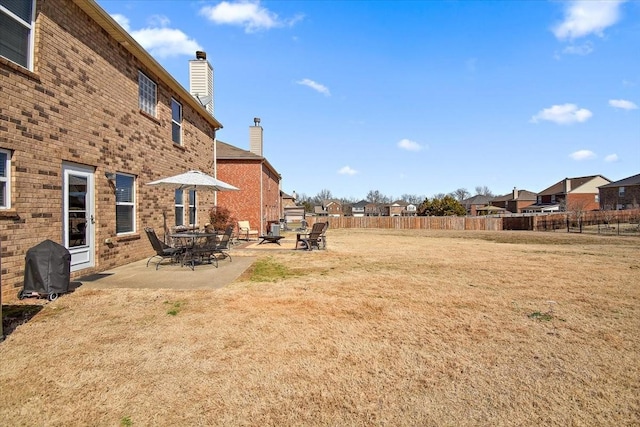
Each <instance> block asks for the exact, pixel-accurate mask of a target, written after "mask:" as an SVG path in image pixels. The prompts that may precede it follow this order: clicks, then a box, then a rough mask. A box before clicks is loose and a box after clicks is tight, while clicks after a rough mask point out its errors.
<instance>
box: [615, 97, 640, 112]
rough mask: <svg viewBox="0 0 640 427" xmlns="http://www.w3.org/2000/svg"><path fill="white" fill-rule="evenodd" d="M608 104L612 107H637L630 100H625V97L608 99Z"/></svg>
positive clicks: (626, 108)
mask: <svg viewBox="0 0 640 427" xmlns="http://www.w3.org/2000/svg"><path fill="white" fill-rule="evenodd" d="M609 105H611V106H612V107H614V108H622V109H623V110H637V109H638V106H637V105H636V104H635V103H633V102H631V101H627V100H626V99H610V100H609Z"/></svg>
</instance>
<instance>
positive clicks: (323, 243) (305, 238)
mask: <svg viewBox="0 0 640 427" xmlns="http://www.w3.org/2000/svg"><path fill="white" fill-rule="evenodd" d="M327 228H329V223H328V222H316V223H315V224H313V227H311V231H310V232H309V233H298V234H297V235H296V249H298V243H301V244H302V245H303V247H302V249H306V250H308V251H310V250H313V248H317V249H326V248H327V237H326V236H325V232H326V231H327Z"/></svg>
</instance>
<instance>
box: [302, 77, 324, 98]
mask: <svg viewBox="0 0 640 427" xmlns="http://www.w3.org/2000/svg"><path fill="white" fill-rule="evenodd" d="M296 83H297V84H299V85H302V86H308V87H310V88H311V89H313V90H315V91H316V92H319V93H321V94H323V95H325V96H331V93H330V92H329V88H327V87H326V86H325V85H322V84H320V83H318V82H314V81H313V80H311V79H302V80H299V81H297V82H296Z"/></svg>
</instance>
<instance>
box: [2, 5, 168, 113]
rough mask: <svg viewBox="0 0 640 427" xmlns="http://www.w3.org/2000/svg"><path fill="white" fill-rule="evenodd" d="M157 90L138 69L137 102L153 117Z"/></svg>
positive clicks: (154, 84)
mask: <svg viewBox="0 0 640 427" xmlns="http://www.w3.org/2000/svg"><path fill="white" fill-rule="evenodd" d="M0 1H4V0H0ZM157 91H158V88H157V85H156V83H155V82H154V81H153V80H151V79H150V78H149V77H147V76H146V75H145V74H144V73H143V72H142V71H139V72H138V104H139V106H140V109H141V110H142V111H144V112H145V113H147V114H149V115H150V116H153V117H156V104H157V102H158V95H157Z"/></svg>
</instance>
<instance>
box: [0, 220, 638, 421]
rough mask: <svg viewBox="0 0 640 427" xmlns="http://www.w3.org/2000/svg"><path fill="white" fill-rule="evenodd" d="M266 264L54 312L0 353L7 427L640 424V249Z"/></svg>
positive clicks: (1, 415)
mask: <svg viewBox="0 0 640 427" xmlns="http://www.w3.org/2000/svg"><path fill="white" fill-rule="evenodd" d="M234 251H235V252H234V258H235V257H236V256H242V250H241V249H240V250H238V249H234ZM255 253H256V252H255V251H254V252H252V255H255ZM265 253H266V254H267V255H265V256H264V257H261V258H260V259H259V261H258V262H257V263H256V264H255V265H254V267H253V269H252V270H250V271H248V272H247V273H246V274H245V275H243V276H242V277H241V278H240V279H239V280H237V281H236V282H234V283H232V284H231V285H228V286H226V287H225V288H222V289H217V290H207V291H203V290H170V289H163V290H134V289H128V290H124V289H113V290H95V289H94V290H89V289H83V288H82V287H80V288H79V289H78V290H77V291H76V292H74V293H72V294H68V295H65V296H63V297H62V298H60V299H59V300H58V301H55V302H53V303H43V304H44V305H43V307H42V310H41V311H40V312H39V313H37V314H35V316H34V317H33V318H32V319H31V320H29V321H28V322H27V323H25V324H23V325H20V326H18V327H17V329H16V330H15V331H14V332H13V333H11V334H10V335H9V336H8V337H7V339H6V340H5V342H3V343H1V344H0V360H2V364H0V390H2V391H3V392H2V393H0V419H2V420H3V424H6V425H221V426H222V425H224V426H228V425H246V426H254V425H255V426H281V425H450V426H451V425H456V426H457V425H474V426H475V425H558V426H561V425H562V426H564V425H638V424H639V423H640V393H638V387H639V386H638V384H640V327H639V326H640V322H639V321H638V319H640V287H639V286H638V283H640V259H639V258H638V254H640V238H637V237H625V238H624V239H620V238H610V237H607V236H585V235H578V234H577V235H568V234H560V233H526V232H525V233H521V232H503V233H489V232H448V233H447V232H428V231H415V230H330V231H329V250H327V251H313V252H307V251H287V250H282V251H280V250H271V251H265ZM23 303H24V304H33V303H34V301H28V300H25V301H24V302H23ZM176 304H178V306H176ZM60 307H63V309H60ZM171 310H177V312H176V314H177V316H174V315H167V313H168V311H171ZM51 313H53V314H55V315H51Z"/></svg>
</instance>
